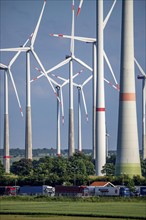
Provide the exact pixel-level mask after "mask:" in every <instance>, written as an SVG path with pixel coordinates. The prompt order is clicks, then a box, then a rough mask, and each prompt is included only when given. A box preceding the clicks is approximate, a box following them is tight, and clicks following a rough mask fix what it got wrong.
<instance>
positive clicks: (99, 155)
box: [95, 0, 106, 176]
mask: <svg viewBox="0 0 146 220" xmlns="http://www.w3.org/2000/svg"><path fill="white" fill-rule="evenodd" d="M96 7H97V13H96V14H97V17H96V22H97V25H96V26H97V33H96V38H97V41H96V47H97V56H96V57H97V75H96V76H97V80H96V150H95V151H96V159H95V160H96V161H95V168H96V175H98V176H101V175H103V174H102V173H101V170H102V167H103V166H104V165H105V163H106V129H105V95H104V72H103V70H104V65H103V62H104V61H103V0H100V1H96Z"/></svg>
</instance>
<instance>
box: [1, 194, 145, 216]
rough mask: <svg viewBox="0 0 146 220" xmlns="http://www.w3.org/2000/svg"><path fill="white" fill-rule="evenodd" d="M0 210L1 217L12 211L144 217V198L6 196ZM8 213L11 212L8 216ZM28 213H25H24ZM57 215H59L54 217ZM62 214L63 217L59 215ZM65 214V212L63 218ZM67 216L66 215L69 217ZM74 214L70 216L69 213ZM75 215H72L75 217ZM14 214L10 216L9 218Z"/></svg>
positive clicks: (39, 213)
mask: <svg viewBox="0 0 146 220" xmlns="http://www.w3.org/2000/svg"><path fill="white" fill-rule="evenodd" d="M0 203H1V204H0V214H1V215H5V214H7V216H3V218H2V220H6V219H7V220H9V219H10V220H12V219H17V218H15V215H16V216H18V215H21V219H24V220H25V219H37V218H34V217H36V216H39V220H40V219H50V218H49V217H48V216H50V215H51V219H54V220H60V219H62V220H63V219H68V220H69V219H70V220H73V219H75V220H82V219H85V216H86V217H87V218H86V219H85V220H89V219H91V220H92V219H97V218H95V217H99V219H101V218H100V217H102V219H103V217H105V218H106V217H108V218H111V219H112V217H113V218H114V219H119V218H121V219H130V218H131V219H145V218H146V204H145V201H137V202H136V201H135V200H133V201H132V200H130V201H108V199H107V201H105V202H100V201H99V202H87V201H53V200H52V201H51V200H50V201H43V200H42V201H41V200H39V201H29V200H28V201H25V200H24V201H22V200H17V199H16V200H15V199H12V198H10V200H8V199H6V200H5V199H2V200H1V201H0ZM8 214H11V216H9V215H8ZM27 215H28V216H27ZM57 215H59V217H57ZM61 216H63V218H61ZM65 216H68V217H66V218H65ZM69 216H70V217H69ZM71 216H74V217H71ZM75 216H76V217H75ZM9 217H11V218H9ZM13 217H14V218H13Z"/></svg>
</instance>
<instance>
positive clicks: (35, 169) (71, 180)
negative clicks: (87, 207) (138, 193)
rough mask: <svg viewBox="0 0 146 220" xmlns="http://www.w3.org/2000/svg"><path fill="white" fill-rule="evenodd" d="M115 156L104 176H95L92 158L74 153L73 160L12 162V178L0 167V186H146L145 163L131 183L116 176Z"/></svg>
mask: <svg viewBox="0 0 146 220" xmlns="http://www.w3.org/2000/svg"><path fill="white" fill-rule="evenodd" d="M115 161H116V155H115V154H113V155H111V156H110V157H108V158H107V162H106V164H105V166H104V167H103V170H102V173H103V174H104V175H105V176H102V177H97V176H95V161H94V160H92V157H91V156H88V155H85V154H80V153H75V154H74V155H73V156H72V157H70V158H65V157H50V156H45V157H43V158H40V159H39V160H29V159H20V160H19V161H16V162H13V163H12V165H11V168H10V172H11V173H10V174H9V175H8V174H5V172H4V167H3V165H2V163H0V185H19V186H22V185H51V186H55V185H78V186H79V185H89V184H91V182H93V181H110V182H112V183H113V184H115V185H123V184H124V185H126V186H129V187H131V188H132V187H134V186H135V185H146V160H141V168H142V175H143V177H140V176H134V177H133V178H132V179H131V178H129V177H128V176H127V175H126V174H123V175H121V176H119V177H116V176H114V172H115Z"/></svg>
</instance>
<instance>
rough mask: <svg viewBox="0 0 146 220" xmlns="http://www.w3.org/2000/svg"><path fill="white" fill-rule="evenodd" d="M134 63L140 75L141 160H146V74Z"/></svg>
mask: <svg viewBox="0 0 146 220" xmlns="http://www.w3.org/2000/svg"><path fill="white" fill-rule="evenodd" d="M134 61H135V63H136V65H137V67H138V68H139V70H140V72H141V75H138V77H137V78H138V79H141V80H142V159H143V160H145V159H146V74H145V72H144V70H143V69H142V67H141V66H140V65H139V63H138V61H137V60H136V59H135V58H134Z"/></svg>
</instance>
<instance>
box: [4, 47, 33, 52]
mask: <svg viewBox="0 0 146 220" xmlns="http://www.w3.org/2000/svg"><path fill="white" fill-rule="evenodd" d="M28 50H30V47H16V48H6V49H0V51H3V52H5V51H8V52H18V51H20V52H26V51H28Z"/></svg>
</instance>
